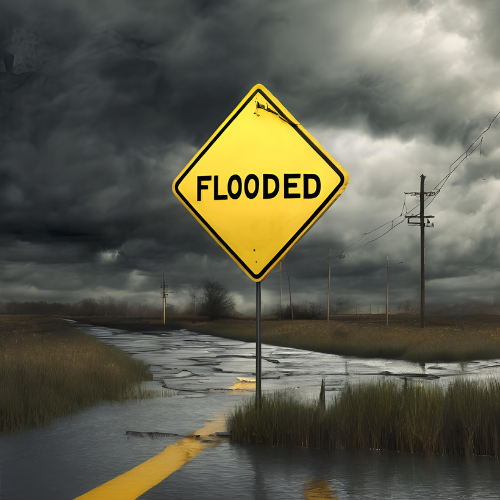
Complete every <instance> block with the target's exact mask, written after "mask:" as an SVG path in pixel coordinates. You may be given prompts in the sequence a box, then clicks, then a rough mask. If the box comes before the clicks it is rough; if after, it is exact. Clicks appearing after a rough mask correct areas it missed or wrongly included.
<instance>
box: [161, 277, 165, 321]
mask: <svg viewBox="0 0 500 500" xmlns="http://www.w3.org/2000/svg"><path fill="white" fill-rule="evenodd" d="M161 285H162V288H163V294H162V295H163V324H165V274H162V275H161Z"/></svg>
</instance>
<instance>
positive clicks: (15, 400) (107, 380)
mask: <svg viewBox="0 0 500 500" xmlns="http://www.w3.org/2000/svg"><path fill="white" fill-rule="evenodd" d="M33 321H35V323H36V320H33ZM0 326H2V327H5V324H0ZM10 326H11V327H12V324H11V325H10ZM14 326H15V327H16V328H17V331H15V332H13V333H12V332H8V333H7V334H4V335H2V336H0V432H3V433H8V432H12V431H18V430H21V429H25V428H29V427H38V426H42V425H46V424H48V423H49V422H50V421H51V420H52V419H53V418H57V417H63V416H67V415H70V414H72V413H74V412H77V411H79V410H81V409H83V408H86V407H88V406H91V405H94V404H96V403H98V402H100V401H103V400H105V401H123V400H125V399H128V398H130V397H133V398H141V397H148V396H151V394H149V392H150V391H142V390H141V389H140V387H139V383H140V382H141V381H143V380H151V378H152V376H151V374H150V372H149V370H148V366H147V365H146V364H144V363H143V362H142V361H138V360H135V359H133V358H132V357H131V356H129V355H128V354H126V353H124V352H122V351H120V350H118V349H116V348H114V347H111V346H107V345H104V344H102V343H101V342H99V341H97V340H96V339H94V338H93V337H90V336H88V335H85V334H83V333H81V332H78V331H76V330H74V329H73V328H72V327H71V326H69V325H62V326H61V325H58V324H55V321H53V320H52V327H53V331H52V330H51V327H50V324H48V325H47V324H45V323H43V328H42V327H41V324H27V325H23V328H20V326H19V324H17V326H16V325H14ZM31 330H33V331H35V332H38V333H31ZM2 333H4V332H2Z"/></svg>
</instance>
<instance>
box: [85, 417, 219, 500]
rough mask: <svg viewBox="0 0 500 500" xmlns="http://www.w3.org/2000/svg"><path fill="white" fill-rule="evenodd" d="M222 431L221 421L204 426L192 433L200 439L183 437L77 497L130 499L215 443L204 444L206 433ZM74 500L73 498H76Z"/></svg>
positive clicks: (90, 499)
mask: <svg viewBox="0 0 500 500" xmlns="http://www.w3.org/2000/svg"><path fill="white" fill-rule="evenodd" d="M222 430H224V425H223V420H222V419H220V418H219V419H217V420H215V421H213V422H210V423H209V424H207V425H206V426H205V427H203V429H199V430H197V431H196V432H195V433H194V434H195V435H198V434H199V435H200V437H199V438H195V437H194V436H193V437H186V438H183V439H180V440H179V441H177V442H176V443H174V444H172V445H170V446H167V447H166V448H165V449H164V450H163V451H162V452H161V453H159V454H158V455H156V456H154V457H152V458H150V459H149V460H147V461H146V462H144V463H142V464H140V465H138V466H137V467H134V468H133V469H132V470H130V471H128V472H125V473H124V474H122V475H121V476H118V477H116V478H114V479H112V480H111V481H108V482H107V483H104V484H103V485H101V486H98V487H97V488H95V489H93V490H91V491H89V492H88V493H85V494H84V495H81V496H79V497H78V499H79V500H80V499H84V500H133V499H136V498H138V497H139V496H141V495H142V494H143V493H145V492H146V491H148V490H149V489H151V488H152V487H153V486H156V485H157V484H158V483H160V482H161V481H163V480H164V479H165V478H166V477H168V476H170V474H172V473H173V472H175V471H176V470H178V469H180V468H181V467H182V466H183V465H184V464H186V463H187V462H189V460H191V459H192V458H194V457H196V456H197V455H198V454H200V453H201V452H202V451H203V450H204V449H205V448H206V447H207V446H210V445H214V444H217V442H218V441H216V440H215V441H212V442H211V443H204V442H203V439H204V438H205V437H207V436H208V435H209V434H212V433H214V432H217V431H222ZM75 500H76V499H75Z"/></svg>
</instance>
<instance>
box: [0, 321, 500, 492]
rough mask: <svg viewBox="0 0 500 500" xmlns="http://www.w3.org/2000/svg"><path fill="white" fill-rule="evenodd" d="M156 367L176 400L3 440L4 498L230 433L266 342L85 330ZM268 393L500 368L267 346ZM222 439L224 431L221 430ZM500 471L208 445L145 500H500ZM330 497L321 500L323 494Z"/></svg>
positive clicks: (87, 481)
mask: <svg viewBox="0 0 500 500" xmlns="http://www.w3.org/2000/svg"><path fill="white" fill-rule="evenodd" d="M78 327H79V328H80V329H81V330H82V331H84V332H85V333H88V334H90V335H94V336H96V337H97V338H99V340H101V341H102V342H104V343H106V344H110V345H115V346H117V347H119V348H120V349H122V350H124V351H125V352H128V353H130V354H132V355H134V356H135V357H137V358H140V359H142V360H144V361H145V362H146V363H148V364H150V365H151V371H152V373H153V378H154V381H153V382H147V383H145V386H147V387H148V388H154V389H160V390H167V389H168V390H169V391H168V393H169V394H174V395H173V396H172V397H160V398H156V399H151V400H143V401H140V402H126V403H116V404H109V403H104V404H100V405H98V406H96V407H93V408H90V409H88V410H85V411H83V412H81V413H79V414H77V415H75V416H73V417H70V418H64V419H59V420H56V421H54V422H52V424H51V425H50V426H48V427H45V428H41V429H34V430H29V431H24V432H21V433H19V434H14V435H10V436H2V437H0V499H2V500H7V499H8V500H14V499H43V498H47V499H48V498H50V499H54V500H55V499H68V498H75V497H78V496H79V495H83V494H84V493H86V492H88V491H90V490H92V489H93V488H96V487H98V486H99V485H102V484H104V483H106V482H107V481H110V480H112V479H114V478H116V477H117V476H119V475H121V474H123V473H125V472H127V471H129V470H131V469H133V468H134V467H136V466H138V465H139V464H142V463H143V462H145V461H147V460H148V459H150V458H151V457H153V456H155V455H157V454H159V453H160V452H162V451H163V450H164V449H165V447H167V446H168V445H172V444H174V443H177V442H179V440H181V439H182V438H184V437H185V436H187V435H189V434H190V433H192V432H194V431H196V430H197V429H200V428H202V427H204V426H205V425H206V424H207V422H214V425H219V426H220V425H223V422H224V418H225V415H226V414H227V413H228V412H229V411H231V410H232V409H233V408H234V407H235V405H237V404H239V403H241V402H243V401H246V400H247V399H248V398H251V397H253V395H254V384H252V383H250V382H249V380H251V379H252V378H254V377H255V344H252V343H245V342H241V341H236V340H228V339H221V338H218V337H213V336H210V335H201V334H196V333H193V332H189V331H186V330H180V331H165V332H163V333H159V332H154V333H151V332H147V331H141V332H136V333H130V332H124V331H121V330H115V329H108V328H102V327H93V326H89V325H78ZM262 373H263V381H262V387H263V390H264V391H274V390H281V389H287V390H289V391H291V392H293V393H294V394H296V395H297V397H300V398H317V397H318V395H319V388H320V384H321V380H322V378H325V381H326V390H327V403H328V400H329V399H330V400H331V399H332V398H334V397H335V395H336V394H338V393H339V392H340V391H342V390H343V388H344V387H345V386H346V384H357V383H361V382H367V381H372V380H382V379H387V378H390V379H394V380H401V383H403V382H402V380H403V379H404V378H406V379H407V380H412V382H411V383H419V384H433V383H437V384H448V383H449V382H450V381H453V380H456V378H458V377H460V378H468V379H475V380H477V379H480V378H488V377H499V376H500V360H490V361H475V362H471V363H467V364H458V363H432V364H428V365H419V364H415V363H409V362H403V361H391V360H383V359H360V358H351V357H349V358H348V357H342V356H335V355H330V354H322V353H314V352H310V351H303V350H298V349H291V348H283V347H275V346H270V345H263V346H262ZM221 430H222V429H221ZM499 469H500V462H499V461H498V459H495V458H490V457H473V458H472V459H471V460H469V461H467V460H466V459H464V458H459V457H441V456H435V457H431V458H429V457H427V458H426V457H423V456H419V455H411V454H404V453H396V452H384V451H366V452H349V451H345V450H335V451H325V450H315V449H297V448H295V449H294V448H280V447H274V448H273V447H264V446H242V445H235V444H232V443H231V442H230V441H229V440H228V439H222V440H220V442H219V444H215V445H213V446H207V447H206V448H205V449H204V450H203V451H202V452H201V453H199V454H198V455H196V456H195V457H194V458H192V459H191V460H189V461H187V462H186V463H185V465H183V466H182V467H181V468H179V469H178V470H177V471H176V472H174V473H173V474H171V475H169V476H168V477H167V478H166V479H164V480H163V481H161V482H159V483H158V484H156V486H153V487H152V488H151V489H149V490H148V491H146V492H145V493H144V494H143V495H141V496H140V498H144V499H153V498H154V499H156V498H158V499H160V498H162V499H163V498H175V499H183V498H186V499H193V498H204V499H205V498H206V499H211V498H213V499H220V498H242V499H247V498H248V499H267V498H269V499H295V498H297V499H299V498H300V499H302V498H339V499H368V498H370V499H371V498H397V499H405V498H412V499H419V498H426V499H427V498H433V499H445V498H454V499H456V498H467V499H472V498H477V499H487V498H498V497H499V495H498V491H499V488H500V475H499ZM314 495H319V496H314Z"/></svg>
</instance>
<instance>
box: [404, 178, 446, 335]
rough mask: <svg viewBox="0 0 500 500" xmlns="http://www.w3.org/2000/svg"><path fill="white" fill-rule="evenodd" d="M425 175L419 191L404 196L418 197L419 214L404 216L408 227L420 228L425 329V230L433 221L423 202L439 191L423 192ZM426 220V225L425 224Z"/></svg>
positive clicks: (421, 294) (421, 316)
mask: <svg viewBox="0 0 500 500" xmlns="http://www.w3.org/2000/svg"><path fill="white" fill-rule="evenodd" d="M424 182H425V175H424V174H422V175H421V176H420V191H419V192H411V193H405V194H411V195H412V196H418V197H419V198H420V214H419V215H406V216H405V217H406V218H407V219H408V224H409V225H410V226H420V327H421V328H425V228H426V227H434V223H432V224H431V222H430V220H429V219H433V218H434V216H433V215H424V208H425V207H424V204H425V203H424V202H425V197H426V196H436V195H437V194H438V193H439V191H428V192H425V191H424ZM411 219H419V222H411ZM425 219H427V224H426V223H425Z"/></svg>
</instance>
